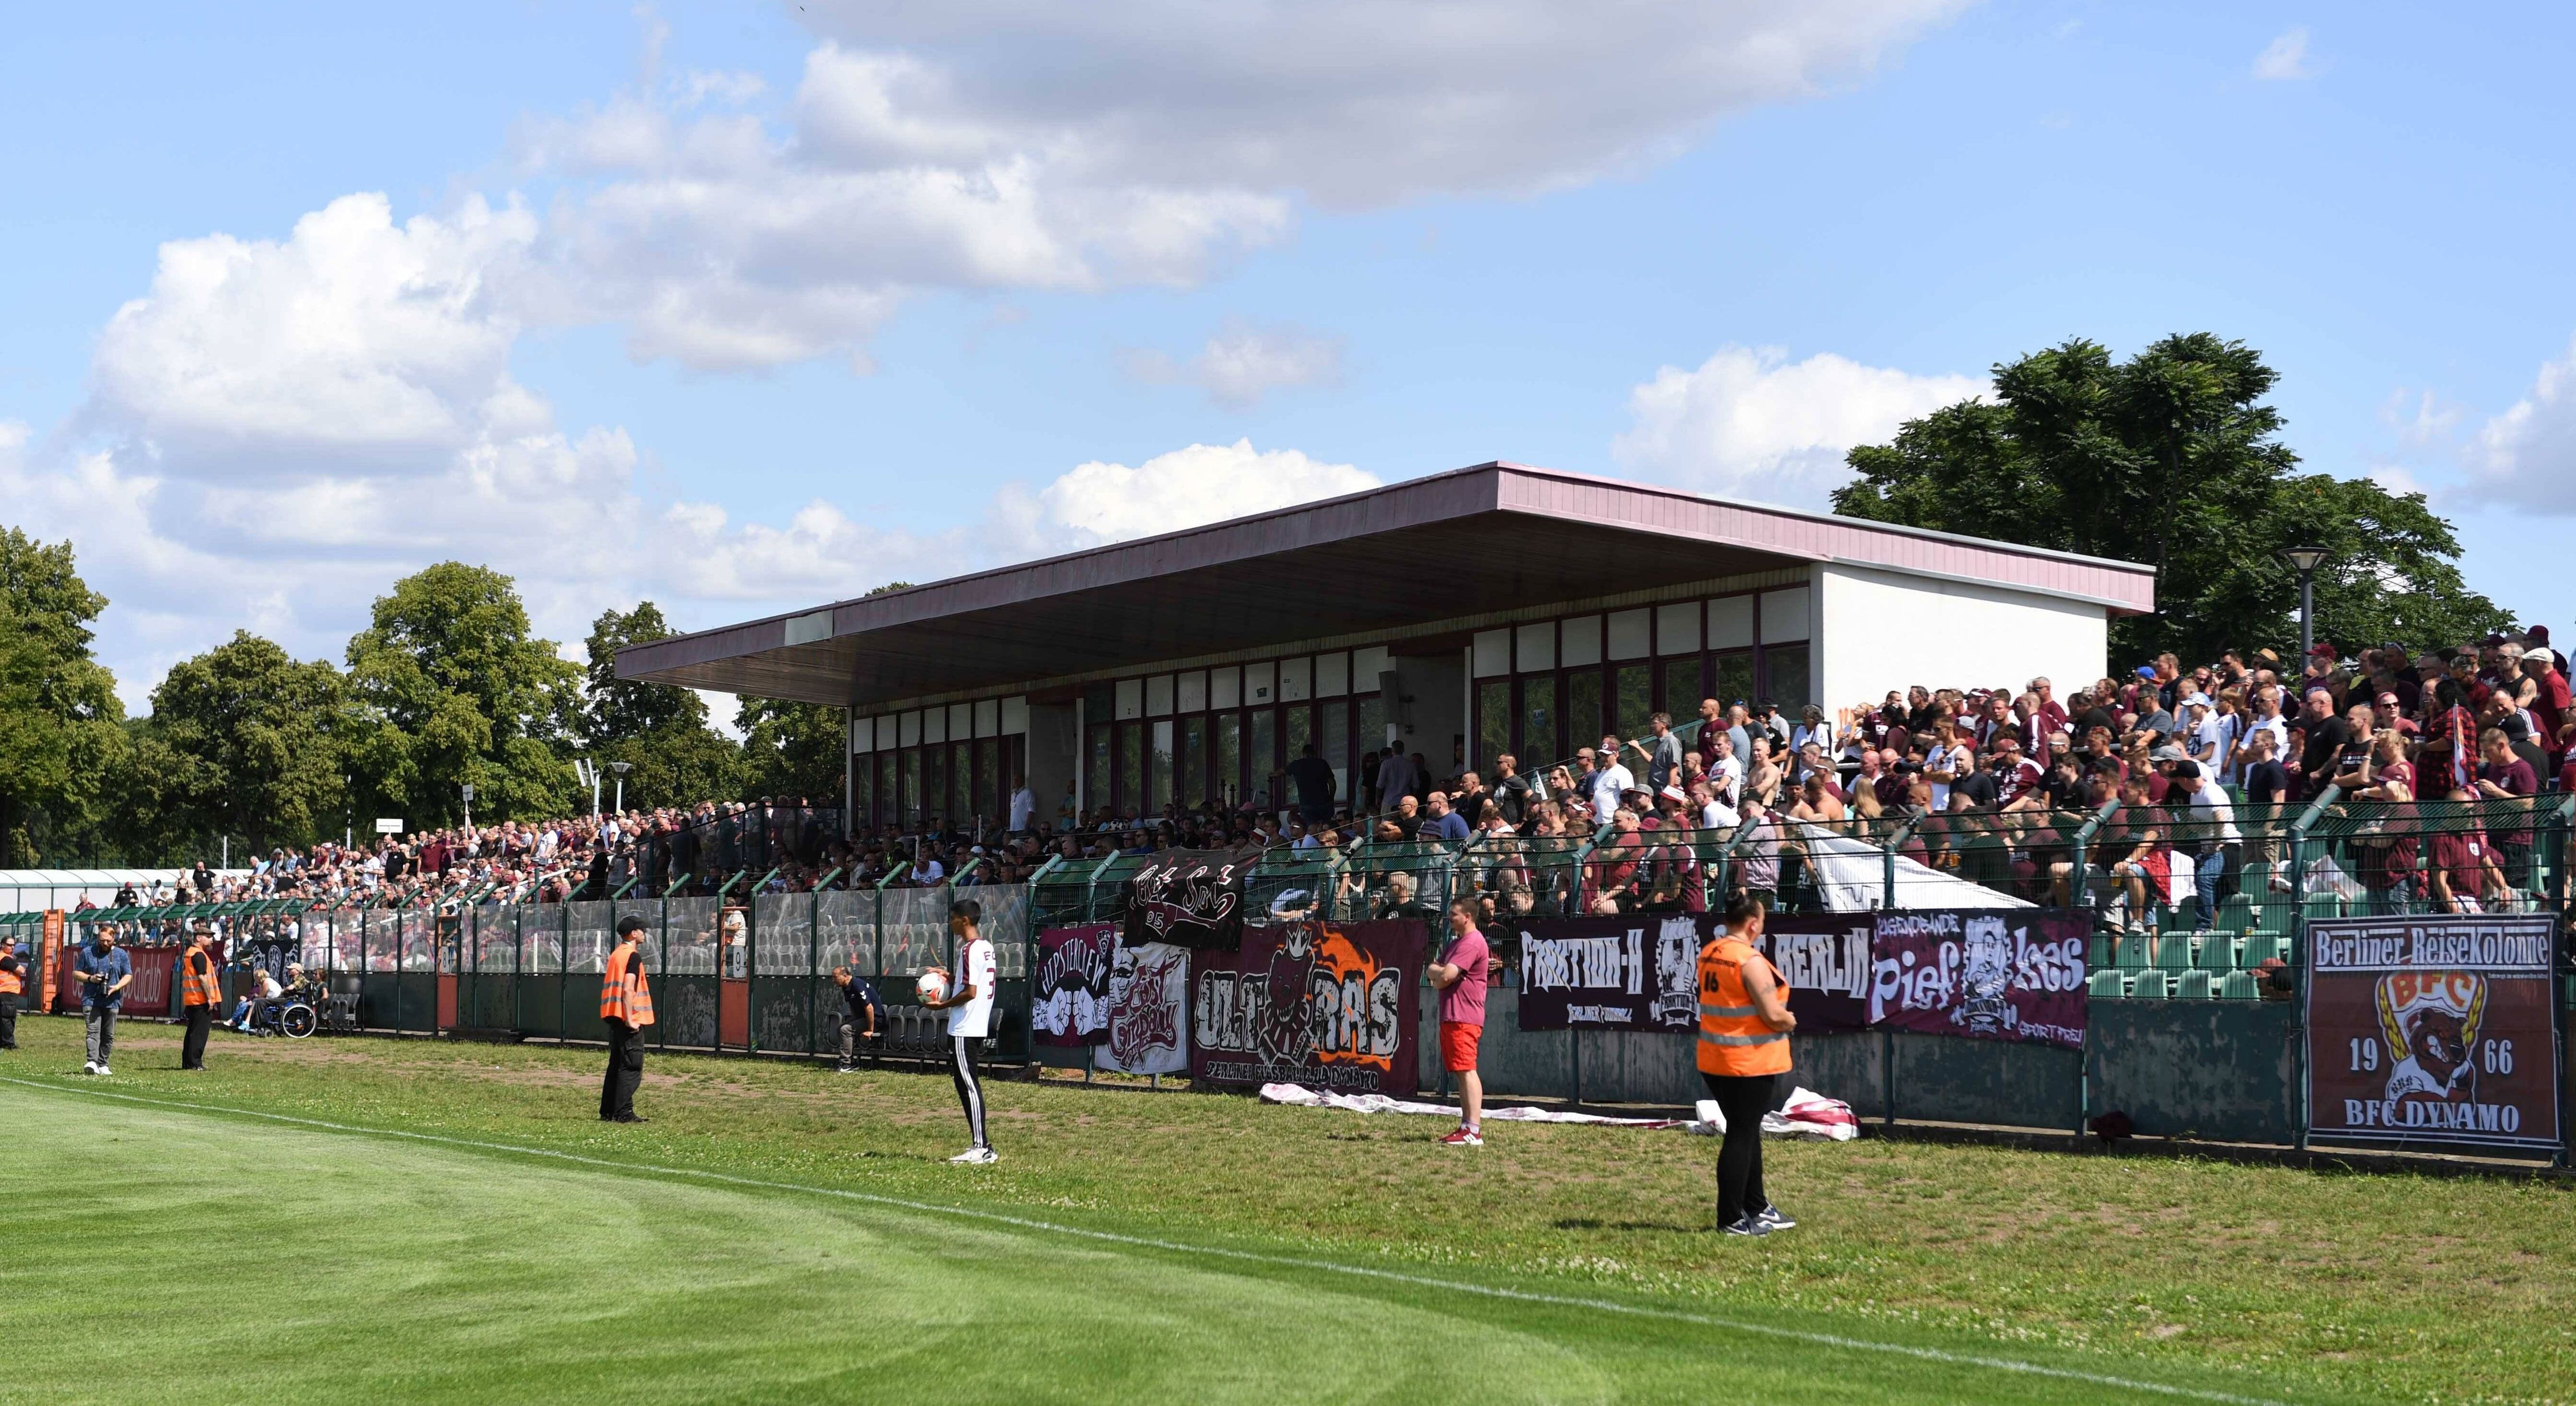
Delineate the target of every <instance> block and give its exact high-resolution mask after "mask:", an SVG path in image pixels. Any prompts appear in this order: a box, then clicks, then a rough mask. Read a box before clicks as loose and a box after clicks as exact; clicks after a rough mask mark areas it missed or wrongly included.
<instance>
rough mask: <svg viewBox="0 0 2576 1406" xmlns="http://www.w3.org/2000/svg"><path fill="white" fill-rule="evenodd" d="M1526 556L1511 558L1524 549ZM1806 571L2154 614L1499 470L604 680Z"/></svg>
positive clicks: (736, 644) (1990, 561) (1016, 660)
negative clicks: (1922, 581) (1611, 571)
mask: <svg viewBox="0 0 2576 1406" xmlns="http://www.w3.org/2000/svg"><path fill="white" fill-rule="evenodd" d="M1523 548H1526V550H1524V549H1523ZM1614 553H1615V554H1616V556H1617V558H1618V560H1619V562H1620V563H1621V565H1620V568H1619V573H1620V574H1621V575H1624V576H1628V577H1633V578H1636V579H1638V580H1642V581H1676V582H1677V581H1692V580H1702V579H1707V578H1711V577H1716V576H1727V575H1737V574H1744V573H1750V572H1757V571H1766V570H1777V569H1780V568H1782V567H1791V566H1802V565H1806V564H1809V563H1832V564H1838V565H1847V566H1861V567H1873V568H1877V569H1880V570H1886V571H1896V572H1903V573H1907V574H1911V575H1919V576H1930V577H1937V578H1943V579H1949V580H1957V581H1968V582H1976V583H1982V584H1987V585H1994V586H2002V587H2005V588H2008V589H2015V590H2024V591H2031V592H2035V593H2040V594H2046V595H2054V596H2059V597H2063V598H2068V599H2074V600H2080V601H2086V602H2091V603H2094V604H2098V605H2101V606H2103V607H2105V608H2106V609H2108V610H2109V611H2110V612H2111V613H2112V614H2115V615H2129V614H2140V613H2144V612H2147V611H2151V610H2153V609H2154V608H2155V570H2154V568H2152V567H2147V566H2140V565H2138V564H2136V563H2133V562H2124V561H2112V560H2109V559H2106V558H2102V557H2088V556H2078V555H2075V554H2073V553H2070V552H2052V551H2045V550H2042V549H2040V548H2036V547H2022V546H2016V545H2014V544H2012V543H2009V542H1990V541H1984V540H1980V539H1977V538H1972V537H1958V536H1953V535H1951V534H1948V533H1942V532H1927V531H1924V530H1922V529H1919V528H1910V527H1897V526H1892V525H1889V524H1886V523H1876V522H1867V521H1864V520H1861V519H1858V518H1847V517H1836V516H1833V515H1831V514H1827V513H1811V512H1802V511H1799V510H1797V509H1794V508H1781V507H1772V506H1768V505H1765V504H1759V503H1742V502H1727V501H1721V500H1718V499H1713V498H1705V497H1701V496H1699V495H1697V494H1693V493H1687V492H1684V491H1682V490H1680V489H1674V488H1659V487H1656V486H1654V485H1651V484H1641V483H1631V482H1627V481H1625V480H1621V479H1609V478H1599V477H1595V476H1593V475H1590V474H1576V473H1566V472H1564V471H1562V470H1558V469H1539V468H1531V467H1529V466H1527V465H1522V464H1513V463H1506V462H1502V461H1496V462H1493V463H1487V464H1477V465H1474V466H1471V467H1469V468H1463V469H1453V470H1450V471H1449V472H1447V473H1439V474H1432V475H1429V476H1428V477H1424V478H1417V479H1409V480H1407V481H1405V482H1402V483H1392V484H1388V485H1387V486H1385V487H1383V488H1373V489H1370V490H1368V491H1366V492H1363V493H1353V494H1348V495H1346V496H1343V497H1340V498H1328V499H1325V500H1323V501H1321V502H1314V503H1301V504H1298V505H1297V506H1295V507H1290V508H1281V509H1279V510H1277V511H1275V512H1267V513H1257V514H1254V515H1252V516H1250V517H1241V518H1234V519H1232V520H1230V521H1226V522H1219V523H1211V524H1209V525H1207V526H1204V527H1193V528H1189V529H1187V530H1184V531H1180V532H1171V533H1165V534H1164V535H1162V536H1159V537H1146V538H1141V539H1138V540H1135V541H1129V542H1116V543H1112V544H1110V545H1108V546H1103V547H1094V548H1092V549H1090V550H1088V551H1081V552H1073V553H1069V554H1067V555H1064V556H1059V557H1048V558H1045V559H1043V560H1040V561H1032V562H1024V563H1021V564H1020V565H1017V566H1005V567H997V568H995V569H993V570H990V571H979V572H976V573H974V574H972V575H968V576H958V577H952V578H950V579H948V580H945V581H934V582H931V583H929V584H927V585H921V586H913V587H909V588H907V589H904V590H901V591H889V592H887V593H885V594H883V595H877V596H863V597H860V598H858V599H856V600H846V601H840V602H837V603H835V604H832V605H828V606H823V607H820V608H818V609H815V610H810V611H800V612H796V613H792V614H788V615H773V616H769V617H767V618H765V619H760V620H752V621H747V622H745V623H743V624H739V625H727V626H723V627H721V628H718V629H713V630H702V631H699V632H697V633H695V634H688V635H679V636H675V637H673V638H671V639H666V640H655V641H653V642H651V643H649V644H638V645H630V646H628V647H626V648H624V649H621V650H619V651H618V652H617V675H618V677H619V678H624V679H638V680H644V681H648V682H654V683H667V684H680V685H686V686H688V687H692V688H704V689H713V690H717V691H719V692H726V693H752V694H761V695H766V696H769V697H776V698H792V699H797V700H800V701H803V702H809V703H827V704H832V705H835V706H841V705H856V706H862V707H864V706H867V705H869V704H873V703H881V702H886V701H889V700H893V699H899V698H912V697H918V696H922V695H927V694H938V693H954V692H959V691H964V690H970V689H979V688H1000V687H1008V686H1011V685H1014V684H1018V683H1023V682H1027V681H1030V680H1036V679H1048V678H1057V677H1061V676H1064V675H1069V674H1078V673H1086V672H1091V671H1095V670H1100V669H1108V668H1116V667H1121V666H1124V665H1130V664H1133V665H1140V666H1141V665H1146V664H1152V663H1155V662H1157V661H1160V660H1166V659H1180V658H1187V657H1190V656H1194V655H1201V654H1213V653H1219V652H1223V651H1228V650H1239V649H1255V648H1260V647H1263V646H1266V645H1272V644H1285V643H1289V642H1293V641H1296V640H1301V639H1312V638H1315V637H1318V636H1322V635H1347V634H1354V633H1361V632H1366V631H1370V630H1377V629H1395V628H1399V627H1402V626H1405V625H1412V624H1417V623H1420V622H1423V621H1427V620H1437V619H1443V618H1447V617H1451V616H1457V615H1464V614H1469V613H1477V612H1486V611H1494V610H1505V609H1514V608H1520V607H1528V606H1541V605H1548V604H1552V603H1555V602H1559V601H1567V600H1576V599H1580V598H1583V597H1586V596H1593V595H1598V594H1601V593H1602V591H1603V590H1604V588H1605V586H1609V585H1613V584H1616V583H1612V582H1605V581H1604V580H1603V577H1604V575H1605V574H1606V572H1605V568H1603V567H1602V566H1601V565H1599V563H1600V562H1602V561H1604V560H1606V559H1607V558H1608V556H1609V555H1610V554H1614Z"/></svg>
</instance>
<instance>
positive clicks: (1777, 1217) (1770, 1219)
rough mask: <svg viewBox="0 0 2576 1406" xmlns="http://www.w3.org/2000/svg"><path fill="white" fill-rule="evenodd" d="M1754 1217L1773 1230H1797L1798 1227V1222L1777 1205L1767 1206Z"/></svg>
mask: <svg viewBox="0 0 2576 1406" xmlns="http://www.w3.org/2000/svg"><path fill="white" fill-rule="evenodd" d="M1753 1218H1754V1219H1755V1220H1758V1221H1760V1222H1762V1223H1763V1224H1764V1225H1767V1226H1769V1227H1771V1228H1772V1229H1773V1230H1795V1229H1797V1228H1798V1223H1797V1222H1796V1221H1793V1220H1791V1219H1789V1217H1788V1216H1787V1215H1786V1214H1784V1213H1783V1212H1782V1211H1781V1210H1780V1208H1779V1207H1777V1206H1765V1207H1763V1208H1762V1209H1761V1211H1760V1212H1759V1213H1757V1214H1756V1215H1755V1216H1754V1217H1753Z"/></svg>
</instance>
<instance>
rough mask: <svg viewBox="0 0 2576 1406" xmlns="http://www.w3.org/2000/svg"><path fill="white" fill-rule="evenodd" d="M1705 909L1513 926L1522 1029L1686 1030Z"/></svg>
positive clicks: (1693, 1004) (1695, 1000) (1695, 1007)
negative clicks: (1517, 940)
mask: <svg viewBox="0 0 2576 1406" xmlns="http://www.w3.org/2000/svg"><path fill="white" fill-rule="evenodd" d="M1707 916H1708V915H1706V914H1699V913H1670V914H1660V915H1658V914H1640V915H1638V916H1636V917H1632V918H1630V917H1613V918H1544V919H1531V920H1525V921H1522V922H1520V923H1517V924H1515V929H1516V932H1517V934H1518V936H1519V938H1520V949H1521V954H1520V955H1521V1000H1520V1020H1521V1029H1523V1030H1571V1029H1578V1028H1579V1029H1584V1030H1673V1031H1689V1030H1692V1029H1695V1028H1697V1026H1698V1022H1699V949H1700V946H1701V944H1702V943H1704V942H1706V941H1707V940H1708V934H1709V933H1710V932H1711V931H1712V930H1713V929H1712V928H1711V927H1709V926H1708V925H1707V924H1706V923H1705V922H1704V921H1703V920H1704V919H1706V918H1707Z"/></svg>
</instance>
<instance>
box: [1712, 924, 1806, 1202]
mask: <svg viewBox="0 0 2576 1406" xmlns="http://www.w3.org/2000/svg"><path fill="white" fill-rule="evenodd" d="M1762 917H1763V914H1762V905H1761V904H1760V903H1759V902H1756V901H1755V900H1754V899H1752V898H1750V897H1746V896H1744V895H1741V894H1739V895H1737V896H1736V897H1735V898H1733V899H1732V900H1730V901H1729V902H1728V903H1727V905H1726V930H1725V931H1724V932H1722V933H1720V934H1718V936H1717V940H1716V941H1714V942H1711V943H1709V944H1708V945H1707V946H1705V947H1702V948H1701V949H1700V950H1699V1073H1700V1080H1701V1082H1703V1083H1705V1084H1706V1085H1707V1086H1708V1094H1709V1097H1710V1098H1712V1099H1714V1100H1716V1102H1717V1107H1718V1111H1719V1112H1721V1113H1722V1114H1724V1115H1725V1118H1726V1140H1725V1142H1724V1143H1723V1144H1722V1145H1720V1147H1719V1148H1718V1153H1717V1228H1718V1229H1719V1230H1721V1231H1723V1232H1725V1233H1726V1234H1728V1235H1768V1234H1770V1233H1771V1232H1773V1231H1775V1230H1787V1229H1790V1228H1791V1227H1793V1226H1795V1225H1796V1224H1797V1222H1796V1221H1793V1220H1791V1219H1789V1218H1788V1217H1787V1216H1785V1215H1782V1214H1781V1213H1780V1211H1779V1208H1778V1207H1775V1206H1773V1205H1772V1204H1771V1200H1770V1197H1769V1196H1768V1195H1767V1194H1766V1193H1765V1192H1764V1191H1763V1188H1762V1115H1763V1114H1765V1113H1768V1112H1770V1111H1771V1109H1772V1106H1773V1104H1774V1103H1776V1102H1777V1093H1778V1084H1779V1079H1780V1076H1781V1075H1783V1074H1786V1073H1788V1072H1789V1032H1790V1031H1792V1030H1795V1029H1796V1028H1797V1027H1798V1018H1797V1017H1796V1016H1793V1015H1791V1014H1790V1013H1789V1007H1788V1005H1787V1002H1786V998H1785V997H1784V995H1783V992H1782V985H1781V982H1780V977H1779V973H1778V972H1776V971H1774V970H1773V969H1772V966H1771V963H1770V961H1769V959H1767V958H1765V957H1764V956H1763V955H1762V953H1761V952H1760V951H1759V950H1758V949H1757V948H1755V946H1754V945H1753V944H1754V943H1755V942H1756V941H1758V940H1759V939H1760V938H1761V936H1762Z"/></svg>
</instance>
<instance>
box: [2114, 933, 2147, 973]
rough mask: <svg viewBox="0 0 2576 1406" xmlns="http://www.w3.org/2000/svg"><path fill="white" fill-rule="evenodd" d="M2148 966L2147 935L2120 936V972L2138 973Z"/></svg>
mask: <svg viewBox="0 0 2576 1406" xmlns="http://www.w3.org/2000/svg"><path fill="white" fill-rule="evenodd" d="M2146 965H2147V939H2146V935H2145V934H2143V933H2134V932H2130V933H2122V934H2120V970H2122V971H2138V970H2140V969H2142V968H2144V967H2145V966H2146Z"/></svg>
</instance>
